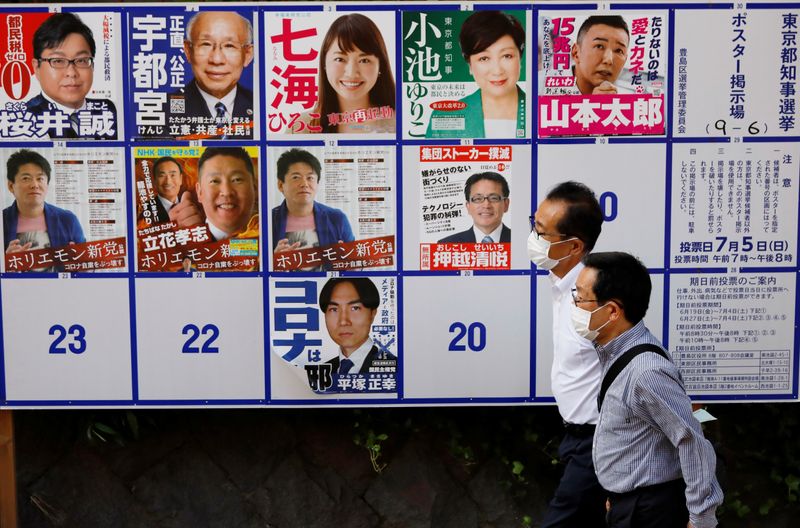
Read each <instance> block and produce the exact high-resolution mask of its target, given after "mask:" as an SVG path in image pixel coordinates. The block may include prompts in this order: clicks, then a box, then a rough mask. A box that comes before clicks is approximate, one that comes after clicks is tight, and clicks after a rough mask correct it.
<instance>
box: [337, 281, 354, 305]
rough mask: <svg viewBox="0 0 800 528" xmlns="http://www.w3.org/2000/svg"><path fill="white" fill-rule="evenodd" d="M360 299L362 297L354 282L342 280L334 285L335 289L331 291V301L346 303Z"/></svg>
mask: <svg viewBox="0 0 800 528" xmlns="http://www.w3.org/2000/svg"><path fill="white" fill-rule="evenodd" d="M360 301H361V299H360V298H359V296H358V290H356V287H355V286H354V285H353V283H352V282H349V281H347V282H340V283H339V284H337V285H336V286H334V287H333V291H332V292H331V302H333V303H335V304H344V303H352V302H360Z"/></svg>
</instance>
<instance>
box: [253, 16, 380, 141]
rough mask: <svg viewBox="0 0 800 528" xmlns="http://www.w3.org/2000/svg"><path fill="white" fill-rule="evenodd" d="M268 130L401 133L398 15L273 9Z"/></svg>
mask: <svg viewBox="0 0 800 528" xmlns="http://www.w3.org/2000/svg"><path fill="white" fill-rule="evenodd" d="M264 16H265V19H264V26H265V28H266V38H265V39H264V42H265V44H264V45H265V46H266V61H267V63H266V69H265V71H266V92H267V93H266V101H267V103H266V104H267V112H266V114H267V116H266V118H267V130H268V135H269V137H270V138H271V139H280V138H285V137H288V136H289V135H295V134H337V137H340V138H341V137H347V136H349V135H353V138H357V137H364V136H363V134H370V139H392V138H394V137H395V122H396V117H395V115H396V110H395V109H396V106H395V98H396V92H395V71H396V69H395V12H394V11H367V12H365V13H363V14H362V13H342V12H335V11H314V12H311V11H269V12H266V13H265V14H264Z"/></svg>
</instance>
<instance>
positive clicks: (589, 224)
mask: <svg viewBox="0 0 800 528" xmlns="http://www.w3.org/2000/svg"><path fill="white" fill-rule="evenodd" d="M546 199H547V200H550V201H553V202H564V203H565V204H567V211H566V213H565V214H564V218H562V219H561V221H560V222H559V223H558V225H557V226H556V229H558V232H559V233H561V234H563V235H568V236H574V237H578V238H579V239H581V240H582V241H583V245H584V247H585V249H586V252H587V253H588V252H590V251H591V250H592V249H593V248H594V245H595V243H596V242H597V238H598V237H599V236H600V231H601V230H602V229H603V211H602V210H601V209H600V204H599V203H598V202H597V197H596V196H595V194H594V191H592V190H591V189H590V188H589V187H587V186H586V185H584V184H582V183H580V182H576V181H565V182H563V183H559V184H558V185H556V186H555V187H553V188H552V189H551V190H550V192H549V193H547V197H546Z"/></svg>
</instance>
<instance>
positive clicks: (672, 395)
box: [572, 253, 722, 528]
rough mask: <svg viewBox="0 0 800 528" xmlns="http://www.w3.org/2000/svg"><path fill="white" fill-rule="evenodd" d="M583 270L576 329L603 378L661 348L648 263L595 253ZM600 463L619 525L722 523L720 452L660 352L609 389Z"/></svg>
mask: <svg viewBox="0 0 800 528" xmlns="http://www.w3.org/2000/svg"><path fill="white" fill-rule="evenodd" d="M583 263H584V266H585V267H584V269H583V270H582V271H581V273H580V275H579V276H578V279H577V281H576V282H575V291H574V293H573V300H574V303H575V304H574V307H573V317H572V321H573V325H574V326H575V330H576V331H577V332H578V333H579V334H581V335H583V336H584V337H586V338H587V339H591V340H592V341H593V343H594V346H595V348H596V349H597V353H598V355H599V356H600V363H601V365H602V368H603V375H605V374H606V373H607V372H608V371H609V368H610V367H611V365H613V364H614V363H615V362H616V361H618V360H619V359H620V357H622V356H623V354H625V352H627V351H629V350H631V348H633V347H635V346H637V345H640V344H645V343H647V344H653V345H657V346H659V347H661V345H660V343H659V342H658V340H657V339H656V338H655V336H653V334H651V333H650V331H649V330H648V329H647V328H646V327H645V326H644V322H643V321H642V319H643V318H644V315H645V313H646V312H647V307H648V304H649V302H650V290H651V284H650V276H649V274H648V272H647V269H646V268H645V267H644V265H642V263H641V262H639V260H638V259H636V258H635V257H633V256H631V255H629V254H627V253H594V254H591V255H587V256H586V257H584V259H583ZM593 458H594V466H595V470H596V471H597V477H598V479H599V480H600V484H601V485H602V486H603V488H605V489H606V490H607V491H608V492H609V503H610V510H609V512H608V519H609V522H608V526H609V527H611V528H632V527H636V528H684V527H690V528H691V527H695V528H713V527H714V526H716V525H717V519H716V515H715V512H716V509H717V506H719V505H720V504H721V503H722V490H721V489H720V487H719V484H718V483H717V479H716V477H715V475H714V471H715V468H716V455H715V454H714V449H713V448H712V447H711V444H710V443H709V442H708V440H706V439H705V438H704V437H703V432H702V430H701V429H700V424H699V423H698V422H697V420H696V419H695V418H694V416H693V415H692V408H691V402H690V400H689V397H688V396H687V395H686V389H685V388H684V385H683V379H682V378H681V374H680V372H679V371H678V368H677V367H676V366H675V364H674V363H672V361H670V360H668V359H666V358H665V357H662V356H661V355H659V354H658V353H653V352H645V353H641V354H639V355H637V356H635V357H634V359H633V360H631V362H630V363H629V364H628V365H627V366H626V367H625V368H624V369H623V370H622V371H621V372H620V373H619V375H618V376H617V378H616V379H615V381H614V382H613V383H612V384H611V385H610V386H609V387H608V392H606V394H605V398H604V399H603V401H602V407H601V409H600V419H599V421H598V423H597V429H596V431H595V435H594V447H593Z"/></svg>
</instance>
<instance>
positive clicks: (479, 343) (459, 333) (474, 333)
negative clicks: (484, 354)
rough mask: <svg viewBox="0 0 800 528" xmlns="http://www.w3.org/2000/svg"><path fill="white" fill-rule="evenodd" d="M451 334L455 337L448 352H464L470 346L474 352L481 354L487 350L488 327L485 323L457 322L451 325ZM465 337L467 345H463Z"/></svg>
mask: <svg viewBox="0 0 800 528" xmlns="http://www.w3.org/2000/svg"><path fill="white" fill-rule="evenodd" d="M450 333H451V334H455V337H454V338H453V340H452V341H450V346H449V347H448V350H449V351H450V352H463V351H465V350H466V349H467V346H469V349H470V350H471V351H472V352H480V351H481V350H483V349H484V348H486V326H484V324H483V323H470V324H469V326H467V325H465V324H464V323H459V322H455V323H453V324H451V325H450ZM464 336H466V337H467V344H466V345H463V344H462V341H463V339H464Z"/></svg>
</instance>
